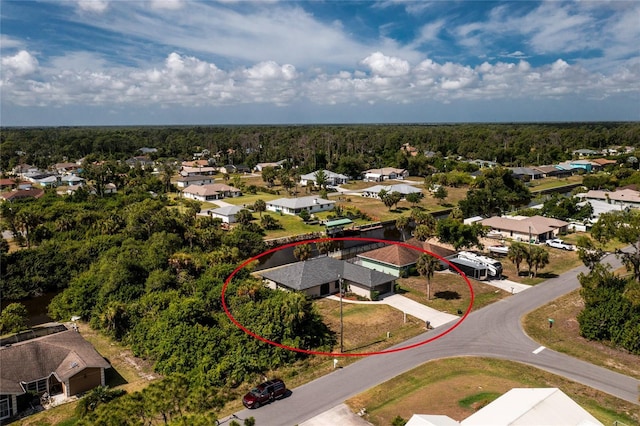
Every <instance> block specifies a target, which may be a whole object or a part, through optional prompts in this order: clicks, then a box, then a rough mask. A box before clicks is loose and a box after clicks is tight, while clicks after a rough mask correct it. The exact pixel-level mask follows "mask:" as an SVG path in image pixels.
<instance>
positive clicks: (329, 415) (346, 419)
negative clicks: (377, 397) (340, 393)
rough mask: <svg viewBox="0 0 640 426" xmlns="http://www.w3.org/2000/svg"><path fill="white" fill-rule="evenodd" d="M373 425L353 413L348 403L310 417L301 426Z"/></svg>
mask: <svg viewBox="0 0 640 426" xmlns="http://www.w3.org/2000/svg"><path fill="white" fill-rule="evenodd" d="M336 425H340V426H371V423H369V422H368V421H366V420H364V419H363V418H362V417H360V416H358V415H357V414H355V413H353V412H352V411H351V409H350V408H349V407H348V406H347V404H340V405H337V406H335V407H333V408H332V409H330V410H327V411H325V412H324V413H321V414H318V415H317V416H315V417H312V418H310V419H309V420H307V421H306V422H303V423H300V426H336Z"/></svg>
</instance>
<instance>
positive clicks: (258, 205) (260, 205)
mask: <svg viewBox="0 0 640 426" xmlns="http://www.w3.org/2000/svg"><path fill="white" fill-rule="evenodd" d="M266 209H267V203H265V202H264V200H263V199H259V200H256V201H255V203H253V210H254V211H256V212H258V213H259V214H260V217H261V218H262V212H263V211H265V210H266Z"/></svg>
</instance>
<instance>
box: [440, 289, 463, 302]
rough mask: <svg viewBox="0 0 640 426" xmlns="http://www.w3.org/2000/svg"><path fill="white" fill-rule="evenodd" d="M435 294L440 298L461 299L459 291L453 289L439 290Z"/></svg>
mask: <svg viewBox="0 0 640 426" xmlns="http://www.w3.org/2000/svg"><path fill="white" fill-rule="evenodd" d="M434 296H435V297H437V298H438V299H444V300H457V299H460V294H459V293H458V292H457V291H451V290H445V291H438V292H436V293H435V294H434Z"/></svg>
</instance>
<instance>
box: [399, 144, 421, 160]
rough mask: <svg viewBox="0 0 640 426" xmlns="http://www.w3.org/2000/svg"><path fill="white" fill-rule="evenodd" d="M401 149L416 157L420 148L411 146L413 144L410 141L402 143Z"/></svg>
mask: <svg viewBox="0 0 640 426" xmlns="http://www.w3.org/2000/svg"><path fill="white" fill-rule="evenodd" d="M400 151H402V152H404V153H405V154H407V155H410V156H412V157H415V156H417V155H418V148H415V147H413V146H411V144H410V143H408V142H407V143H405V144H402V146H401V147H400Z"/></svg>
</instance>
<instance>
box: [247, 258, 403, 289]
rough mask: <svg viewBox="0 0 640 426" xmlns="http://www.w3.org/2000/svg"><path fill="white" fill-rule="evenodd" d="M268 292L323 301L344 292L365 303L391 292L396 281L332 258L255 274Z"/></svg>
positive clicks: (391, 277) (392, 277) (389, 276)
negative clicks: (344, 290)
mask: <svg viewBox="0 0 640 426" xmlns="http://www.w3.org/2000/svg"><path fill="white" fill-rule="evenodd" d="M258 274H259V275H260V276H262V278H263V279H264V280H265V281H266V282H267V284H268V286H269V287H270V288H272V289H283V290H288V291H299V292H301V293H303V294H305V295H306V296H308V297H323V296H328V295H331V294H334V293H338V292H339V291H340V283H339V281H340V280H343V285H344V286H345V287H346V288H347V291H350V292H352V293H355V294H357V295H359V296H362V297H366V298H369V299H375V298H376V294H377V295H380V294H386V293H392V292H393V284H394V282H395V280H396V277H394V276H393V275H389V274H385V273H383V272H379V271H374V270H372V269H369V268H365V267H364V266H359V265H355V264H353V263H349V262H346V261H344V260H338V259H334V258H332V257H319V258H315V259H310V260H305V261H303V262H296V263H292V264H289V265H285V266H282V267H279V268H275V269H270V270H265V271H260V272H259V273H258Z"/></svg>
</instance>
